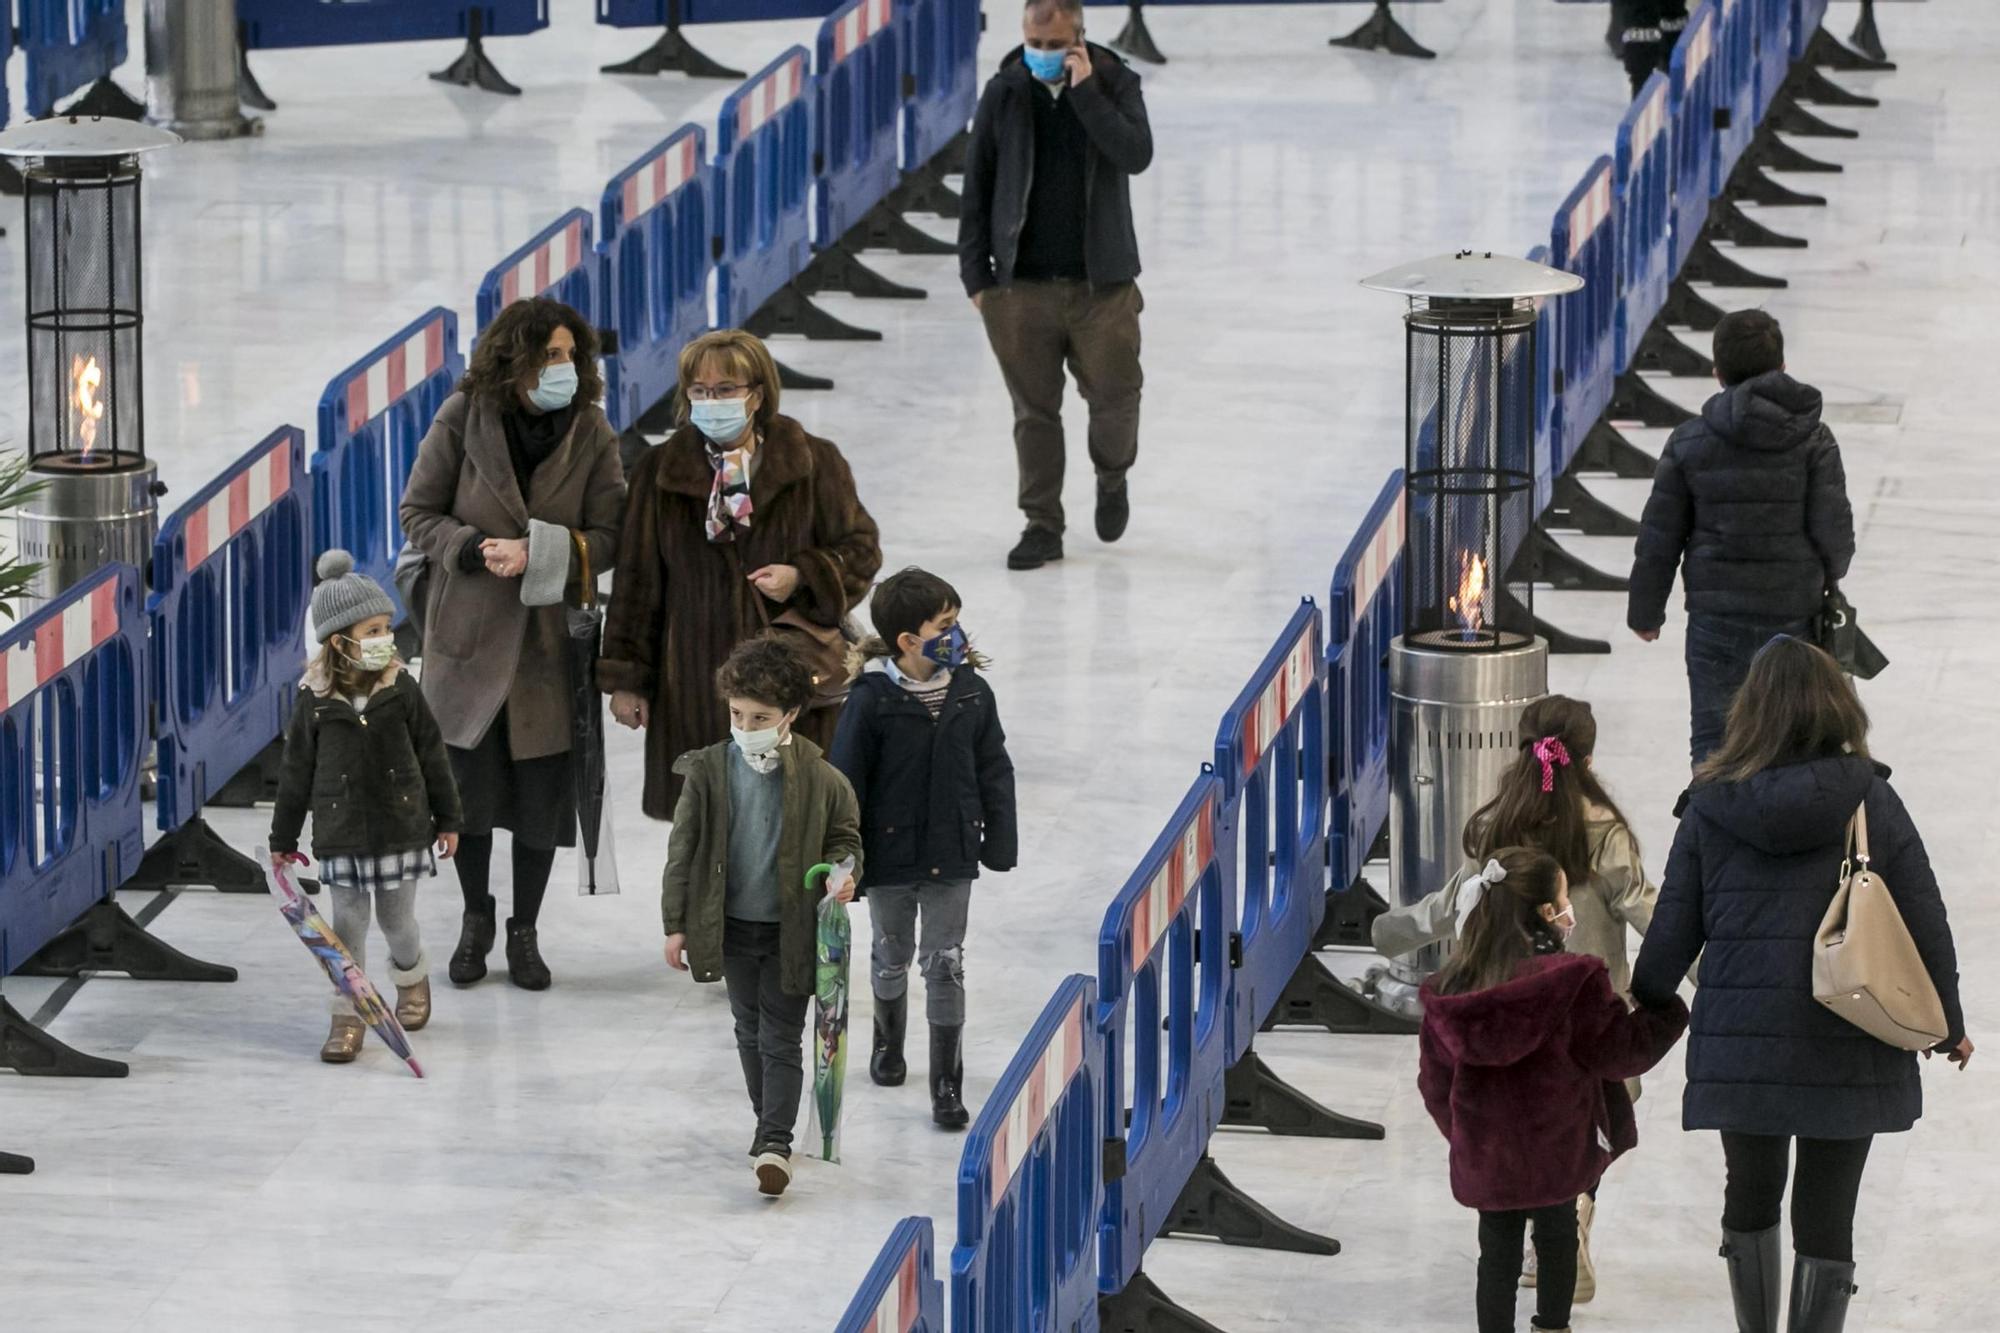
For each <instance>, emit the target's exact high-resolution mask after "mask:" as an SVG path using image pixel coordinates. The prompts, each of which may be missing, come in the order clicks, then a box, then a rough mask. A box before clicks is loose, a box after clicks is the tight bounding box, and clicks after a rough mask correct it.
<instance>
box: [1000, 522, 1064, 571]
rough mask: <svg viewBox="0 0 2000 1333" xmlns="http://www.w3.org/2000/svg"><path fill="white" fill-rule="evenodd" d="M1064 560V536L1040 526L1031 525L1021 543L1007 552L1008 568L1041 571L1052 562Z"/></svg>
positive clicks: (1022, 536)
mask: <svg viewBox="0 0 2000 1333" xmlns="http://www.w3.org/2000/svg"><path fill="white" fill-rule="evenodd" d="M1062 558H1063V549H1062V534H1061V533H1060V532H1053V531H1051V530H1050V529H1048V528H1044V527H1041V526H1040V525H1038V524H1029V525H1028V530H1027V531H1026V532H1024V533H1022V534H1021V540H1020V543H1019V544H1018V545H1016V546H1015V547H1014V549H1013V550H1011V551H1009V552H1007V568H1009V569H1040V568H1041V567H1042V566H1043V565H1046V564H1048V563H1049V562H1050V561H1052V560H1060V559H1062Z"/></svg>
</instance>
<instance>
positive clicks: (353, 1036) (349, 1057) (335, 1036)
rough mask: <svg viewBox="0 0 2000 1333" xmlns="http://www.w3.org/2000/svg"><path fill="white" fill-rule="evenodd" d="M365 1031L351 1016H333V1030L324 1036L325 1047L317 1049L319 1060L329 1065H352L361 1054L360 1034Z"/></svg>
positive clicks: (356, 1019) (359, 1022)
mask: <svg viewBox="0 0 2000 1333" xmlns="http://www.w3.org/2000/svg"><path fill="white" fill-rule="evenodd" d="M367 1031H368V1029H367V1028H366V1027H364V1026H362V1023H361V1020H360V1019H358V1018H356V1017H355V1016H354V1015H353V1014H335V1015H334V1016H333V1030H332V1031H331V1032H328V1033H327V1034H326V1045H324V1046H322V1047H320V1048H319V1058H320V1059H322V1060H324V1061H326V1062H327V1063H328V1064H330V1065H344V1064H352V1063H353V1061H354V1057H355V1056H357V1055H359V1054H360V1053H361V1038H362V1034H364V1033H365V1032H367Z"/></svg>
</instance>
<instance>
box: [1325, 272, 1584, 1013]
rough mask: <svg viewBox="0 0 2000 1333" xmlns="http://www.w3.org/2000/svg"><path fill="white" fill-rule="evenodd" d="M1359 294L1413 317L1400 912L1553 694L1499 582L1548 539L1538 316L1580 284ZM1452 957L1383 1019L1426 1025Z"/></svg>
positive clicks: (1407, 329) (1401, 675)
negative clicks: (1528, 549)
mask: <svg viewBox="0 0 2000 1333" xmlns="http://www.w3.org/2000/svg"><path fill="white" fill-rule="evenodd" d="M1362 285H1363V286H1365V287H1369V288H1373V289H1374V290H1376V291H1384V292H1391V293H1394V294H1395V295H1398V296H1402V297H1405V298H1407V299H1408V301H1409V311H1408V313H1407V314H1405V315H1404V317H1403V328H1404V346H1405V355H1406V368H1405V374H1406V377H1407V402H1406V415H1405V419H1404V445H1403V458H1404V470H1405V471H1404V491H1403V497H1404V498H1403V517H1404V532H1405V533H1406V534H1407V536H1406V545H1405V547H1404V551H1403V586H1402V595H1403V634H1402V637H1400V638H1398V639H1397V640H1396V641H1395V642H1394V643H1392V644H1391V645H1390V646H1389V692H1390V695H1391V700H1392V702H1391V713H1392V717H1391V722H1390V741H1389V772H1390V778H1389V782H1390V788H1389V793H1390V794H1389V847H1390V853H1389V854H1390V886H1391V897H1392V898H1393V900H1394V901H1395V902H1396V903H1397V904H1399V905H1402V906H1408V905H1409V904H1411V903H1414V902H1417V901H1418V900H1419V899H1421V898H1423V897H1424V896H1425V895H1427V894H1429V893H1431V892H1432V891H1433V890H1435V889H1437V888H1439V887H1441V886H1442V885H1443V884H1444V882H1445V881H1446V880H1447V879H1448V878H1450V876H1451V875H1452V874H1453V872H1455V871H1456V870H1457V869H1458V868H1459V866H1460V865H1462V864H1463V863H1464V860H1465V855H1464V851H1463V849H1462V841H1461V840H1462V837H1463V833H1464V829H1465V822H1466V820H1467V819H1468V818H1469V817H1470V816H1471V815H1472V813H1473V811H1475V810H1477V809H1478V808H1479V807H1480V806H1481V805H1483V804H1485V802H1486V801H1487V799H1488V798H1489V797H1490V796H1491V794H1492V792H1493V790H1494V787H1495V785H1496V783H1497V781H1498V779H1499V777H1500V775H1501V774H1502V773H1503V772H1504V771H1505V770H1506V768H1507V766H1508V765H1509V764H1510V763H1512V762H1513V760H1514V758H1515V755H1516V753H1517V750H1518V737H1517V736H1516V727H1517V724H1518V723H1519V721H1520V717H1521V710H1522V709H1523V708H1525V707H1526V706H1527V705H1528V704H1529V703H1530V702H1532V701H1533V700H1535V699H1537V698H1539V697H1541V696H1542V695H1543V694H1544V693H1546V692H1547V690H1548V678H1549V671H1548V645H1547V643H1545V642H1544V641H1542V640H1541V639H1538V638H1536V637H1535V632H1534V587H1533V585H1532V584H1531V583H1528V582H1526V581H1522V582H1517V583H1510V582H1508V581H1506V580H1505V578H1504V571H1506V570H1507V569H1508V567H1509V565H1510V564H1511V563H1512V561H1513V558H1514V553H1515V552H1516V551H1517V550H1518V549H1520V546H1521V543H1522V542H1523V541H1525V540H1526V538H1527V536H1528V531H1529V528H1530V526H1531V525H1532V524H1533V523H1534V521H1535V364H1536V362H1535V352H1536V348H1535V311H1536V306H1537V304H1538V303H1539V302H1540V301H1542V300H1546V299H1552V298H1554V297H1557V296H1560V295H1563V294H1564V293H1567V292H1573V291H1575V290H1577V289H1578V288H1580V287H1582V286H1583V280H1582V279H1581V278H1578V277H1576V276H1575V275H1573V274H1569V273H1563V272H1561V271H1559V270H1556V269H1551V268H1546V267H1544V266H1542V265H1540V264H1533V263H1529V262H1528V261H1526V260H1521V259H1507V258H1502V257H1498V256H1494V255H1491V254H1475V253H1472V252H1470V251H1462V252H1460V253H1459V254H1456V255H1440V256H1438V257H1436V258H1434V259H1425V260H1421V261H1419V262H1417V263H1412V264H1403V265H1399V266H1398V267H1396V268H1393V269H1390V270H1389V271H1388V272H1386V273H1380V274H1377V275H1376V276H1374V277H1372V278H1369V279H1367V280H1365V281H1364V282H1363V283H1362ZM1445 948H1446V946H1443V945H1436V946H1432V947H1430V948H1427V949H1424V950H1421V951H1420V952H1418V953H1415V954H1410V955H1407V956H1405V957H1403V958H1401V959H1397V960H1395V961H1394V962H1392V963H1391V964H1389V965H1388V966H1387V967H1386V968H1385V969H1382V970H1380V971H1378V972H1377V973H1376V974H1375V975H1374V976H1373V977H1372V978H1371V988H1372V989H1373V990H1374V992H1375V994H1376V996H1377V998H1379V999H1380V1000H1381V1001H1382V1003H1384V1004H1385V1005H1388V1006H1390V1007H1392V1008H1397V1009H1401V1010H1403V1011H1404V1012H1409V1013H1414V1012H1415V1011H1416V1010H1417V1007H1418V1006H1417V987H1418V985H1419V984H1420V983H1421V982H1422V981H1423V979H1424V978H1425V977H1427V976H1429V975H1430V974H1431V973H1432V972H1434V971H1435V970H1437V967H1438V965H1439V964H1440V963H1441V962H1443V960H1444V951H1445Z"/></svg>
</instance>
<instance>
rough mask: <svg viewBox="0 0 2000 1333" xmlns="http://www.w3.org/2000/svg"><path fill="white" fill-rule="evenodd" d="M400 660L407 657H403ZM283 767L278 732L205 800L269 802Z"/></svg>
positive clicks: (229, 806) (229, 805) (242, 805)
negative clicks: (254, 756) (233, 775)
mask: <svg viewBox="0 0 2000 1333" xmlns="http://www.w3.org/2000/svg"><path fill="white" fill-rule="evenodd" d="M403 660H404V661H408V660H409V659H408V658H407V657H406V658H404V659H403ZM284 767H285V741H284V738H283V737H282V736H281V737H279V738H278V739H277V740H274V741H272V742H271V743H270V744H269V745H267V746H265V747H264V748H263V749H262V750H259V751H258V752H257V757H256V758H255V759H252V760H251V761H250V762H249V763H247V764H245V765H244V766H243V767H242V768H240V769H238V770H237V772H236V776H235V777H233V778H231V779H229V781H227V782H225V783H223V784H222V790H220V791H218V792H216V793H215V794H214V795H213V796H211V797H209V798H208V804H209V805H213V806H219V807H221V808H222V809H224V810H248V809H250V808H251V807H252V806H258V805H271V804H273V803H275V802H276V801H277V799H278V779H279V777H280V776H281V775H282V773H283V772H284Z"/></svg>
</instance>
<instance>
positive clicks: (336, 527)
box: [311, 306, 465, 623]
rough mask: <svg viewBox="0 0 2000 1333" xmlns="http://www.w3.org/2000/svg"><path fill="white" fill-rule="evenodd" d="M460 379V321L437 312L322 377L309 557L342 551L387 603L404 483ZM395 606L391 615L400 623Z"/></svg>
mask: <svg viewBox="0 0 2000 1333" xmlns="http://www.w3.org/2000/svg"><path fill="white" fill-rule="evenodd" d="M463 374H465V357H464V354H463V353H461V352H460V351H459V348H458V316H457V315H455V314H453V313H452V312H451V311H449V310H446V309H445V308H444V307H442V306H439V307H436V308H434V309H432V310H430V311H429V312H427V313H425V314H424V315H422V316H420V317H419V318H417V319H416V320H415V321H413V322H412V323H410V324H408V325H406V326H405V327H404V328H402V329H401V330H400V331H398V332H397V333H396V334H395V336H394V337H392V338H390V339H389V340H388V341H387V342H384V343H382V344H381V345H380V346H379V347H377V348H376V349H375V350H374V351H372V352H370V353H369V354H368V355H367V356H365V357H363V358H362V359H361V360H359V361H357V362H355V363H354V364H353V365H351V366H349V367H348V368H347V369H346V370H343V371H341V372H340V373H339V374H338V375H335V376H334V377H333V378H332V379H331V380H329V381H327V386H326V392H324V393H322V394H321V395H320V397H319V447H318V448H317V449H316V450H315V451H314V453H313V456H312V462H311V471H312V499H313V532H312V536H313V541H312V549H313V557H314V559H318V557H319V554H320V552H322V551H326V550H330V549H332V548H334V547H341V548H343V549H345V550H347V551H350V552H352V553H353V555H354V567H355V568H356V569H358V570H360V571H361V572H362V573H364V574H366V575H368V577H370V578H372V579H374V580H375V581H376V582H377V583H379V584H381V585H382V588H383V590H384V591H385V592H387V593H388V594H389V599H390V600H391V601H397V598H396V589H395V579H394V574H395V566H396V553H397V552H398V551H400V550H402V549H403V521H402V519H401V517H400V516H399V513H398V511H399V509H400V508H401V506H402V499H403V486H404V483H406V482H407V481H408V480H409V478H410V469H411V468H412V467H413V466H415V464H416V461H417V446H418V445H419V444H420V443H422V442H423V438H424V433H425V432H426V431H428V430H429V429H430V425H431V418H432V417H434V416H436V415H437V410H438V408H440V407H442V406H443V405H444V400H445V399H446V398H448V397H450V396H451V390H452V386H453V385H455V384H457V383H458V380H459V377H460V376H462V375H463ZM402 618H403V613H402V604H401V603H400V602H397V611H396V619H397V621H398V623H401V621H402Z"/></svg>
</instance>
